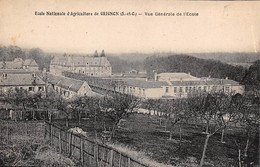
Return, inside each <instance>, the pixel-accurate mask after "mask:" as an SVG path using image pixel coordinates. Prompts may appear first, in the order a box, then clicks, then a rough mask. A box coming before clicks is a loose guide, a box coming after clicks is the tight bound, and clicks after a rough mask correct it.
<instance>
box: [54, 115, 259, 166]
mask: <svg viewBox="0 0 260 167" xmlns="http://www.w3.org/2000/svg"><path fill="white" fill-rule="evenodd" d="M158 119H159V118H158V117H156V116H148V115H141V114H136V115H131V116H130V117H129V118H127V119H126V121H124V123H123V124H122V125H120V126H121V129H118V130H117V132H116V136H115V138H114V139H113V140H112V143H113V144H112V145H111V146H113V147H114V148H115V149H118V150H119V151H122V152H125V153H127V154H128V155H130V156H131V157H133V159H137V160H139V161H141V162H144V163H146V164H148V165H150V166H158V167H161V166H166V167H168V166H170V165H171V166H197V165H198V164H199V161H200V158H201V154H202V150H203V145H204V140H205V134H203V133H202V132H204V131H205V127H204V126H203V125H198V126H195V125H193V124H185V125H184V126H183V128H182V140H181V142H180V140H179V135H180V132H179V126H178V125H176V126H175V129H174V134H173V139H172V140H169V132H168V131H165V128H164V127H163V126H162V125H160V123H159V121H158ZM56 123H59V124H60V125H64V122H61V121H60V122H59V121H58V122H56ZM105 124H106V126H107V127H110V126H111V122H109V120H106V122H105ZM70 126H71V127H75V126H79V127H81V128H82V129H83V130H84V131H86V132H87V135H88V137H89V138H91V139H93V140H94V139H95V133H94V128H93V122H91V120H85V121H82V122H81V125H78V124H77V122H76V121H71V122H70ZM107 129H108V128H107ZM166 130H167V129H166ZM101 131H102V128H100V129H98V130H97V132H98V136H99V137H100V136H101V134H100V133H101ZM243 138H244V137H243V135H242V134H241V132H240V130H239V129H238V128H232V130H230V129H229V130H226V132H225V136H224V140H225V143H221V142H220V139H221V134H220V133H217V134H215V135H214V136H212V137H211V139H210V140H209V143H208V148H207V152H206V159H205V166H208V167H210V166H212V167H213V166H219V167H223V166H237V161H238V160H237V155H238V153H237V148H236V146H235V144H234V140H237V139H239V140H245V139H243ZM257 143H258V141H255V142H254V144H257ZM249 150H250V151H249V154H250V157H251V160H252V161H257V152H259V149H257V147H254V145H252V146H251V147H250V149H249ZM140 157H141V159H140ZM138 158H139V159H138ZM256 163H257V162H256Z"/></svg>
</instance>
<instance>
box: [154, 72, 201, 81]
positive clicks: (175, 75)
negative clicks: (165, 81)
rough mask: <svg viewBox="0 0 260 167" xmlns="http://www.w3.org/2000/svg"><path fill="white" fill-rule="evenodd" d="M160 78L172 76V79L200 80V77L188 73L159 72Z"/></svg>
mask: <svg viewBox="0 0 260 167" xmlns="http://www.w3.org/2000/svg"><path fill="white" fill-rule="evenodd" d="M157 76H159V77H160V78H170V80H199V78H197V77H194V76H192V75H190V74H187V73H177V72H176V73H160V74H157Z"/></svg>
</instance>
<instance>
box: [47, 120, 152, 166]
mask: <svg viewBox="0 0 260 167" xmlns="http://www.w3.org/2000/svg"><path fill="white" fill-rule="evenodd" d="M45 125H46V126H45V133H44V134H45V139H46V140H49V141H50V144H51V145H54V146H55V147H56V148H57V149H58V150H59V152H60V153H62V154H65V155H67V156H69V157H70V158H72V159H75V160H76V161H78V162H79V163H80V164H81V165H82V166H91V167H148V166H147V165H144V164H142V163H141V162H138V161H136V160H134V159H132V158H130V157H129V156H127V155H126V154H124V153H121V152H119V151H117V150H115V149H113V148H111V147H108V146H106V145H104V144H101V143H97V142H94V141H91V140H89V139H87V138H86V137H84V136H83V135H78V134H73V133H72V132H68V131H67V130H64V129H62V128H60V127H58V126H57V125H54V124H51V123H48V122H45Z"/></svg>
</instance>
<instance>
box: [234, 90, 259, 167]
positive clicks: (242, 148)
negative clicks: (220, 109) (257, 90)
mask: <svg viewBox="0 0 260 167" xmlns="http://www.w3.org/2000/svg"><path fill="white" fill-rule="evenodd" d="M258 98H259V97H257V96H256V97H252V96H251V97H249V96H245V95H244V96H242V95H237V96H234V98H233V108H234V109H235V110H237V111H238V115H239V118H240V119H239V125H240V129H241V130H242V132H243V133H244V134H245V136H246V141H245V140H243V139H242V138H237V139H235V140H234V143H235V144H236V146H237V150H238V164H239V167H242V165H243V163H244V162H245V161H246V160H247V158H248V149H249V147H250V145H252V144H253V141H254V138H255V137H257V138H258V135H259V124H260V113H259V101H258V100H257V101H256V99H258Z"/></svg>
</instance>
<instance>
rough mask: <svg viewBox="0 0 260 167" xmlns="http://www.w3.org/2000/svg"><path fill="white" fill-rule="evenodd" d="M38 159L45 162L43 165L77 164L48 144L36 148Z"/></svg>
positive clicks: (67, 165)
mask: <svg viewBox="0 0 260 167" xmlns="http://www.w3.org/2000/svg"><path fill="white" fill-rule="evenodd" d="M35 158H36V159H38V160H40V161H41V162H43V165H42V166H46V167H47V166H48V167H49V166H52V167H56V166H57V167H59V166H66V167H74V166H76V165H75V163H74V162H73V161H72V160H71V159H69V158H66V157H64V156H63V155H61V154H58V153H57V152H56V150H55V149H53V148H52V147H50V146H48V145H43V146H40V147H39V148H38V149H37V150H36V156H35Z"/></svg>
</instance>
